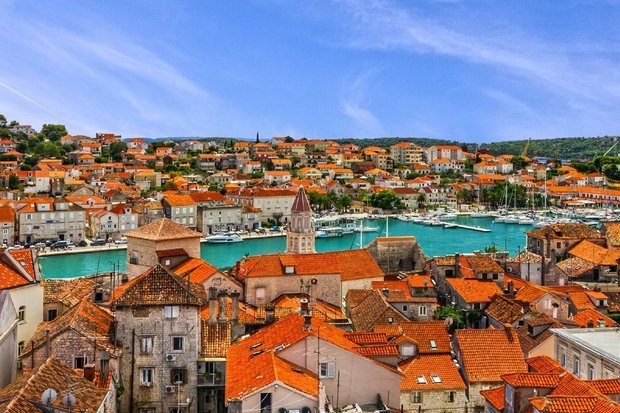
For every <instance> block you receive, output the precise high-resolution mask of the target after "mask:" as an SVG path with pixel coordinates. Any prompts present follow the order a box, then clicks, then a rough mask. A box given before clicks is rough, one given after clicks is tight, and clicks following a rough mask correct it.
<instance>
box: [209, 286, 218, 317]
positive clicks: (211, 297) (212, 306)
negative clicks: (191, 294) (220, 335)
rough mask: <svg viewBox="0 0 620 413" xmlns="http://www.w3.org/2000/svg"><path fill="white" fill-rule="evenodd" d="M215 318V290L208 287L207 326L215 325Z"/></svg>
mask: <svg viewBox="0 0 620 413" xmlns="http://www.w3.org/2000/svg"><path fill="white" fill-rule="evenodd" d="M216 317H217V288H215V287H209V320H208V322H209V324H213V323H215V322H216V321H217V320H216Z"/></svg>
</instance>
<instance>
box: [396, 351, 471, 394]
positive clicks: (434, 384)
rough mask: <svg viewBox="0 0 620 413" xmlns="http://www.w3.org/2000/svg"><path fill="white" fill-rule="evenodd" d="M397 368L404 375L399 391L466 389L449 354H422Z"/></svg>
mask: <svg viewBox="0 0 620 413" xmlns="http://www.w3.org/2000/svg"><path fill="white" fill-rule="evenodd" d="M398 367H399V368H400V370H401V371H402V372H403V373H404V374H405V377H404V378H403V379H402V380H401V382H400V389H401V391H412V390H424V391H433V390H448V389H449V390H464V389H465V388H466V386H465V382H464V381H463V379H462V377H461V374H460V373H459V370H458V369H457V368H456V366H455V365H454V362H453V361H452V357H451V356H450V355H449V354H422V355H419V356H417V357H412V358H410V359H408V360H405V361H403V362H402V363H400V364H399V365H398ZM421 377H424V380H421Z"/></svg>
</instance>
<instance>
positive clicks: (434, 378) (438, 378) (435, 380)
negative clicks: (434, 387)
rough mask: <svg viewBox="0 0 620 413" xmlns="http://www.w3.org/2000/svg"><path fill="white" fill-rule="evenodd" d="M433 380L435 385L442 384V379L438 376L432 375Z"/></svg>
mask: <svg viewBox="0 0 620 413" xmlns="http://www.w3.org/2000/svg"><path fill="white" fill-rule="evenodd" d="M431 380H432V381H433V383H441V377H439V376H438V375H436V374H431Z"/></svg>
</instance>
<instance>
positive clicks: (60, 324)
mask: <svg viewBox="0 0 620 413" xmlns="http://www.w3.org/2000/svg"><path fill="white" fill-rule="evenodd" d="M113 319H114V317H113V316H112V313H111V312H110V311H109V310H107V309H104V308H103V307H101V306H98V305H97V304H94V303H92V302H91V301H90V300H88V298H84V299H82V301H81V302H80V303H79V304H77V305H76V306H74V307H72V308H70V309H69V310H67V311H65V312H64V313H62V314H61V315H59V316H58V317H56V318H55V319H54V320H52V321H47V322H42V323H40V324H39V325H38V326H37V330H36V331H35V333H34V334H33V336H32V338H30V340H28V342H27V343H26V346H25V347H24V349H23V351H22V354H21V356H22V357H25V356H26V355H28V354H29V353H30V352H31V351H32V350H33V348H38V347H40V346H43V345H44V344H45V342H46V339H47V330H49V331H50V333H49V335H50V338H51V339H54V338H56V337H57V336H60V335H61V334H62V333H63V332H64V331H66V330H68V329H71V330H73V331H76V332H78V333H79V334H81V335H83V336H84V337H96V338H94V339H93V342H94V343H96V345H97V347H99V348H101V349H106V350H114V344H112V343H111V342H110V334H111V331H112V322H113Z"/></svg>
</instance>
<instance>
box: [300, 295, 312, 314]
mask: <svg viewBox="0 0 620 413" xmlns="http://www.w3.org/2000/svg"><path fill="white" fill-rule="evenodd" d="M299 304H300V306H301V315H305V314H308V313H309V312H310V305H309V304H308V299H307V298H305V297H304V298H302V299H301V300H299Z"/></svg>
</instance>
